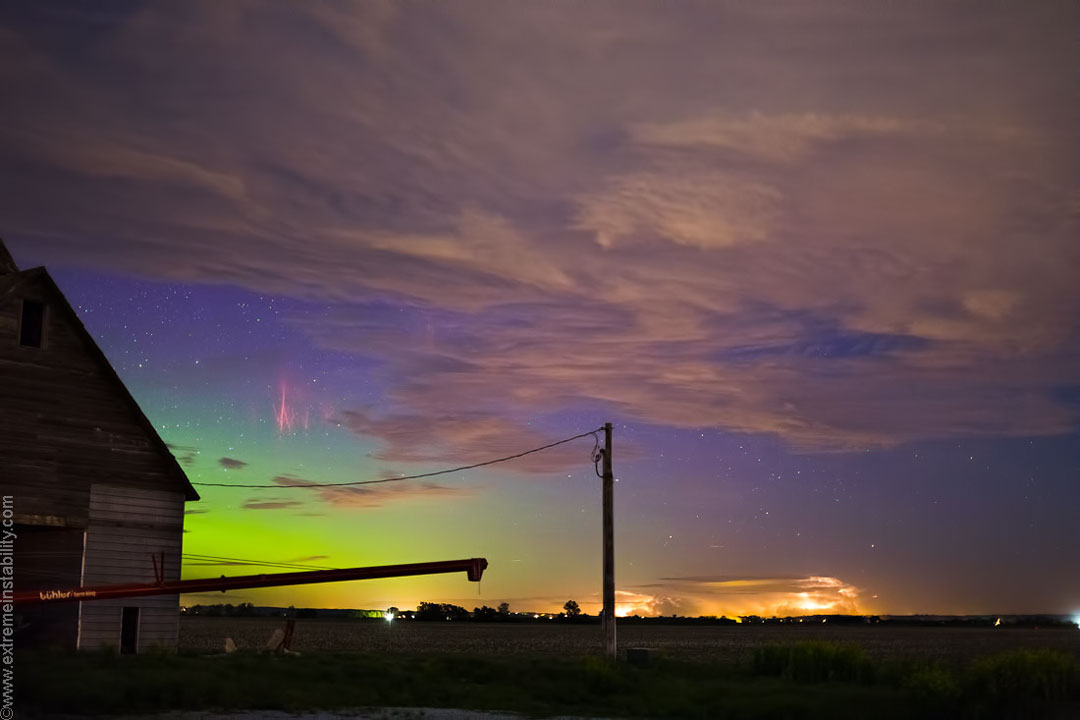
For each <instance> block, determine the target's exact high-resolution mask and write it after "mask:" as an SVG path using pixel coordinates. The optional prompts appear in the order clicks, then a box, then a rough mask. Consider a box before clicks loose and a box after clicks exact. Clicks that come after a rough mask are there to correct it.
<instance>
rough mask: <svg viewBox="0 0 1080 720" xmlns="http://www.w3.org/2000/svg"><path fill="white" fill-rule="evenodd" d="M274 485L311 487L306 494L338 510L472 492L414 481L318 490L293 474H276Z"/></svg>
mask: <svg viewBox="0 0 1080 720" xmlns="http://www.w3.org/2000/svg"><path fill="white" fill-rule="evenodd" d="M274 482H275V483H277V484H278V485H281V486H282V487H295V488H303V487H308V486H313V487H311V490H310V491H309V492H310V493H312V494H314V496H315V497H318V498H319V499H320V500H321V501H323V502H325V503H327V504H330V505H334V506H338V507H351V508H375V507H382V506H384V505H388V504H390V503H395V502H405V501H415V500H440V501H446V500H450V499H455V498H461V497H465V496H468V495H469V494H470V492H471V491H470V490H469V489H468V488H465V487H449V486H445V485H439V484H436V483H430V482H414V481H410V482H401V483H397V482H387V483H380V484H375V485H354V486H344V487H334V486H321V487H319V486H318V484H317V483H315V482H313V481H311V480H304V479H303V478H298V477H295V476H292V475H279V476H277V477H275V478H274ZM302 504H303V503H302V502H301V501H300V500H296V501H288V502H285V503H282V505H281V508H271V507H266V508H263V509H288V508H292V507H298V506H300V505H302Z"/></svg>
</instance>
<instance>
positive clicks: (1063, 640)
mask: <svg viewBox="0 0 1080 720" xmlns="http://www.w3.org/2000/svg"><path fill="white" fill-rule="evenodd" d="M284 625H285V621H284V619H278V618H237V617H231V618H230V617H183V618H181V621H180V651H181V652H215V651H217V652H220V651H221V650H222V649H223V648H224V644H225V638H227V637H230V638H232V639H233V641H234V642H235V643H236V646H237V647H238V648H241V649H245V648H246V649H258V648H262V647H264V646H265V645H266V642H267V640H268V639H269V638H270V636H271V635H272V634H273V632H274V630H275V629H278V628H283V627H284ZM618 638H619V647H620V648H622V649H626V648H631V647H647V648H651V649H653V650H656V651H658V652H660V653H661V654H662V655H664V656H665V657H667V658H670V659H677V660H688V661H706V662H720V663H729V664H736V663H738V662H739V661H741V660H746V659H747V658H748V657H749V656H750V655H751V654H752V653H753V651H754V650H755V649H757V648H761V647H764V646H768V645H775V644H780V643H797V642H804V641H826V642H838V643H845V644H847V643H850V644H853V645H857V646H859V647H861V648H863V649H864V650H866V652H867V654H868V655H869V656H870V657H871V658H873V659H875V660H887V659H895V658H909V659H913V660H920V661H932V662H943V663H948V664H962V663H965V662H968V661H970V660H973V659H975V658H978V657H983V656H986V655H990V654H994V653H999V652H1004V651H1008V650H1014V649H1017V648H1048V649H1054V650H1062V651H1065V652H1068V653H1072V654H1074V655H1077V656H1078V657H1080V631H1077V630H1076V629H1075V628H1071V629H1070V628H1055V629H1040V630H1033V629H1024V628H933V627H888V626H881V625H866V626H858V625H856V626H852V625H828V624H822V625H818V624H813V625H811V624H806V625H801V624H799V625H785V626H777V625H720V626H711V625H705V626H671V625H644V624H635V623H630V622H624V623H621V624H619V625H618ZM600 641H601V635H600V627H599V625H595V624H575V625H570V624H562V623H554V622H553V623H551V624H550V625H546V624H543V623H520V624H519V623H469V622H447V623H439V622H421V621H416V620H409V621H400V620H399V621H395V622H393V623H387V622H385V621H363V620H337V619H300V620H297V621H296V629H295V635H294V637H293V643H292V649H293V650H295V651H297V652H318V651H351V652H378V653H388V652H389V653H395V654H410V655H411V654H420V653H434V654H456V653H462V654H469V655H479V656H489V657H490V656H499V655H507V654H513V655H540V656H559V657H579V656H585V655H596V654H599V653H600V649H601V645H600Z"/></svg>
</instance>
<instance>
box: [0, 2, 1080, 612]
mask: <svg viewBox="0 0 1080 720" xmlns="http://www.w3.org/2000/svg"><path fill="white" fill-rule="evenodd" d="M1078 7H1080V6H1078V5H1077V4H1076V3H1075V2H1069V1H1066V0H1051V1H1049V2H1040V3H1021V2H1012V3H1005V2H998V3H976V2H929V1H928V2H907V3H898V2H894V1H889V2H863V1H859V2H814V3H805V2H768V3H757V2H737V3H720V2H707V3H701V4H698V3H692V2H685V1H680V2H640V1H636V0H629V1H628V2H619V3H615V2H603V1H596V2H542V3H541V2H534V3H529V4H526V3H516V2H515V3H502V2H494V1H491V2H454V3H430V2H402V3H397V4H395V5H392V6H391V5H382V4H377V3H366V2H365V3H359V2H356V3H332V2H311V3H299V2H297V3H287V2H244V1H241V0H231V1H230V2H211V1H207V2H134V1H129V2H95V3H83V2H78V3H70V4H68V3H62V2H49V3H32V2H6V1H2V2H0V99H2V102H0V235H2V236H3V238H4V240H5V242H6V243H7V245H8V247H9V248H10V249H11V251H12V254H13V255H14V256H15V259H16V260H17V261H18V262H19V264H20V266H21V267H24V268H26V267H32V266H37V265H42V264H45V265H47V266H48V267H49V269H50V271H51V272H52V274H53V276H54V277H55V278H56V280H57V282H58V284H59V285H60V287H61V288H62V289H63V290H64V292H65V293H66V295H67V297H68V298H69V300H70V301H71V303H72V305H73V306H74V307H75V308H76V309H77V310H78V312H79V314H80V316H81V317H82V319H83V322H84V323H85V324H86V326H87V327H88V329H89V330H90V332H91V333H92V334H93V336H94V337H95V339H96V340H97V341H98V343H99V344H100V345H101V347H102V349H103V350H104V351H105V354H106V355H107V356H108V357H109V359H110V360H111V361H112V363H113V365H114V366H115V367H116V369H117V371H118V372H119V374H120V376H121V377H122V378H123V380H124V382H125V383H126V384H127V386H128V388H129V389H130V390H131V392H132V394H133V395H134V397H135V398H136V399H137V400H138V402H139V404H140V405H141V406H142V408H143V409H144V411H145V412H146V414H147V416H148V417H149V418H150V419H151V421H152V422H153V423H154V424H155V425H156V426H157V428H158V429H159V432H160V434H161V436H162V437H163V439H164V440H165V441H166V442H168V443H169V444H170V445H171V446H172V448H173V452H174V454H175V455H176V456H177V458H178V459H179V460H180V461H181V463H182V464H183V466H184V467H185V469H186V471H187V473H188V476H189V478H190V479H191V480H192V481H193V482H231V483H241V484H243V483H247V484H270V485H277V486H279V487H277V488H271V489H262V490H243V489H231V488H212V487H202V488H199V490H200V492H201V494H202V498H203V499H202V500H201V501H200V502H198V503H190V504H189V506H188V507H189V510H188V512H189V514H188V516H187V518H186V527H187V531H188V532H187V534H185V535H184V543H185V546H184V550H185V552H186V553H191V554H200V555H213V556H226V557H236V558H245V559H262V560H274V561H287V562H293V563H302V564H309V565H317V566H326V567H349V566H354V565H370V564H387V563H398V562H421V561H429V560H446V559H456V558H463V557H474V556H482V557H486V558H488V560H489V561H490V564H491V565H490V569H489V570H488V572H487V574H486V575H485V577H484V580H483V582H482V583H481V584H480V586H479V588H478V587H477V586H476V585H474V584H470V583H468V582H466V581H465V579H464V577H463V576H461V575H453V576H444V577H429V578H418V579H399V580H383V581H369V582H359V583H345V584H335V585H323V586H305V587H298V588H279V589H270V590H264V591H243V592H237V593H230V594H229V595H228V596H222V595H220V594H216V595H209V596H206V597H204V598H200V597H197V596H188V597H187V598H186V600H185V602H188V603H193V602H198V601H202V602H207V601H209V602H226V601H228V602H233V603H237V602H245V601H248V602H255V603H256V604H275V605H290V604H292V605H296V606H298V607H303V606H325V607H373V608H383V607H387V606H389V605H397V606H400V607H409V606H411V605H415V604H416V603H418V602H420V601H421V600H431V601H444V602H446V601H449V602H456V603H458V604H462V605H466V606H467V607H469V608H472V607H473V606H478V605H481V604H488V605H492V606H494V605H495V604H497V603H499V602H502V601H508V602H510V603H511V606H512V608H513V609H517V610H525V609H528V610H537V611H545V610H556V609H558V608H561V606H562V604H563V603H564V602H565V601H566V600H568V599H570V598H574V599H577V600H578V601H579V602H580V603H581V605H582V608H583V609H584V610H586V611H587V612H590V613H595V612H596V611H597V609H598V607H599V599H600V598H599V591H600V549H601V544H600V481H599V479H598V478H597V477H596V475H595V473H594V469H593V465H592V462H591V460H590V451H591V450H592V446H593V445H592V440H591V439H582V440H577V441H575V442H574V443H570V444H567V445H563V446H560V447H559V448H557V449H556V450H553V451H551V452H547V453H539V454H535V455H531V456H529V457H528V458H525V459H522V460H520V461H517V462H514V463H507V464H501V465H496V466H494V467H492V468H487V469H483V470H475V471H469V472H463V473H459V474H454V475H445V476H440V477H437V478H432V479H430V480H423V481H409V482H399V483H387V484H382V485H372V486H361V487H356V488H352V489H344V488H336V489H335V488H329V489H327V488H322V489H306V490H305V489H297V488H293V487H288V486H289V485H296V484H302V483H304V482H317V483H336V482H349V481H356V480H366V479H374V478H381V477H388V476H393V475H398V474H413V473H422V472H428V471H432V470H438V469H440V468H444V467H453V466H458V465H463V464H467V463H472V462H479V461H483V460H488V459H491V458H494V457H499V456H503V455H508V454H512V453H516V452H519V451H521V450H526V449H529V448H532V447H536V446H538V445H543V444H545V443H547V442H551V441H554V440H559V439H562V438H564V437H568V436H571V435H575V434H578V433H581V432H586V431H589V430H592V429H594V428H596V427H598V426H600V425H601V424H602V423H603V422H605V421H611V422H613V423H614V424H615V455H614V458H615V475H616V477H617V478H618V483H617V484H616V486H615V496H616V501H615V520H616V544H617V553H616V579H617V585H618V589H619V608H620V612H631V613H633V612H637V613H641V614H655V613H663V614H671V613H673V612H677V613H680V614H691V615H698V614H728V615H732V614H747V613H758V614H770V615H771V614H773V613H777V614H802V613H808V612H870V613H890V614H898V613H912V612H926V613H993V612H1000V613H1027V612H1052V613H1068V612H1075V611H1077V610H1080V572H1078V570H1077V569H1078V568H1080V482H1078V478H1080V444H1078V440H1080V436H1078V426H1080V423H1078V411H1080V244H1078V242H1077V238H1078V237H1080V233H1078V229H1080V228H1078V222H1077V220H1078V216H1080V192H1078V180H1080V139H1078V138H1080V136H1078V133H1077V130H1076V128H1077V127H1080V117H1078V116H1080V95H1078V93H1077V68H1078V67H1080V43H1078V42H1077V26H1078V21H1080V10H1078ZM248 570H251V569H250V568H243V567H238V566H224V567H223V566H221V565H219V564H216V563H215V562H213V561H210V562H196V561H189V562H188V563H187V566H186V567H185V571H184V576H185V577H199V576H206V575H213V576H216V575H219V574H221V573H222V572H226V573H237V572H245V571H248Z"/></svg>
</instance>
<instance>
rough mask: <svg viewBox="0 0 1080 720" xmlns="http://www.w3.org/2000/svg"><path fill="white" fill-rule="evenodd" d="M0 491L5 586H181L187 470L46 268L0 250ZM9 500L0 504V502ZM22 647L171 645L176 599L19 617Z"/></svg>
mask: <svg viewBox="0 0 1080 720" xmlns="http://www.w3.org/2000/svg"><path fill="white" fill-rule="evenodd" d="M0 495H3V496H10V503H11V505H12V509H13V511H14V518H13V520H14V522H15V527H14V530H15V531H16V533H17V537H16V539H15V541H14V560H15V589H16V590H17V591H22V590H39V589H40V590H46V589H50V588H59V587H77V586H81V585H86V586H89V585H103V584H113V583H128V582H145V583H153V582H155V580H156V579H157V578H158V577H160V576H162V573H161V572H160V571H157V570H156V569H155V565H156V564H157V563H158V562H159V560H158V559H160V558H163V560H164V563H163V577H164V579H167V580H168V579H174V580H175V579H179V577H180V553H181V545H182V538H183V527H184V504H185V503H186V502H188V501H191V500H198V499H199V496H198V494H196V492H195V490H194V489H193V488H192V486H191V483H190V482H189V481H188V479H187V476H186V475H185V474H184V471H183V470H182V469H181V468H180V465H179V464H178V463H177V462H176V459H175V458H174V457H173V455H172V453H171V452H170V451H169V449H168V447H166V445H165V443H164V442H163V441H162V440H161V438H160V437H159V436H158V434H157V432H156V431H155V430H154V427H153V425H151V423H150V422H149V421H148V420H147V418H146V416H145V415H144V414H143V412H142V410H140V409H139V405H138V403H136V402H135V400H134V398H132V396H131V394H130V393H129V392H128V390H127V388H125V387H124V384H123V382H121V380H120V378H119V377H118V376H117V374H116V371H115V370H113V368H112V366H111V365H110V364H109V361H108V360H107V359H106V358H105V355H104V354H103V353H102V352H101V350H100V349H99V348H98V346H97V344H96V343H95V342H94V340H93V338H91V337H90V334H89V333H88V332H87V330H86V328H85V327H83V324H82V322H81V321H80V320H79V317H78V315H77V314H76V312H75V311H74V310H73V309H72V307H71V305H70V304H68V301H67V300H66V299H65V298H64V295H63V293H62V292H61V291H60V289H59V288H58V287H57V286H56V284H55V283H54V282H53V279H52V278H51V277H50V276H49V273H48V272H47V271H46V270H45V268H44V267H38V268H33V269H29V270H19V269H18V267H17V266H16V265H15V262H14V261H13V259H12V257H11V255H10V254H9V253H8V251H7V249H6V248H5V247H4V245H3V243H2V242H0ZM7 502H8V501H7V500H5V508H6V507H7ZM17 622H18V623H19V626H20V629H19V630H18V635H17V637H18V642H19V643H20V645H23V646H25V645H31V644H41V645H53V646H61V647H68V648H82V649H96V648H101V647H103V646H112V647H115V648H116V649H118V650H120V651H121V652H141V651H144V650H146V649H148V648H151V647H155V646H162V647H175V645H176V641H177V633H178V629H179V597H178V596H177V595H166V596H152V597H143V598H131V599H124V600H96V601H86V602H77V603H76V602H72V603H62V604H55V605H42V606H33V607H30V608H27V609H26V610H25V611H22V610H20V612H19V617H18V618H17Z"/></svg>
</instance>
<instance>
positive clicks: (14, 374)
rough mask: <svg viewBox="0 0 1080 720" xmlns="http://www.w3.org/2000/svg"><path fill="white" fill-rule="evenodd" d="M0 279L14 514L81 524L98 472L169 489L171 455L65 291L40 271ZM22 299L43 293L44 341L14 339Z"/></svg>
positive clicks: (4, 466)
mask: <svg viewBox="0 0 1080 720" xmlns="http://www.w3.org/2000/svg"><path fill="white" fill-rule="evenodd" d="M13 282H15V283H16V284H15V285H14V286H12V283H13ZM0 287H7V288H8V289H7V291H4V292H0V492H2V493H3V494H9V495H14V496H15V498H16V513H17V515H18V516H19V518H20V519H21V520H23V521H25V522H28V523H31V524H41V523H42V522H49V523H53V524H56V523H62V524H64V525H67V526H70V527H85V526H86V523H87V513H88V510H89V491H90V484H91V483H94V482H101V481H102V480H107V481H108V482H109V483H110V484H112V485H124V486H128V487H134V488H138V487H143V488H150V489H157V488H170V489H175V488H176V479H175V477H173V476H172V475H171V474H170V472H169V468H168V464H167V463H166V462H164V461H163V460H169V462H171V458H165V459H163V457H162V453H161V450H160V447H159V446H158V445H157V444H156V442H155V438H153V437H151V436H150V433H148V432H147V429H146V427H145V426H144V425H143V424H142V423H141V419H140V418H139V417H138V416H137V414H136V413H135V412H134V411H133V410H132V408H131V406H130V405H129V404H128V402H127V400H126V398H125V395H124V392H123V390H122V389H120V388H118V387H117V382H116V380H115V378H113V377H111V376H110V374H109V371H108V370H107V369H103V368H102V366H101V362H100V361H99V359H98V358H97V357H96V356H95V355H94V354H93V353H92V352H91V351H90V348H88V347H87V342H86V339H85V337H84V336H83V334H82V331H81V330H80V329H78V328H76V327H73V326H72V323H71V322H68V321H66V320H65V317H66V311H64V310H63V309H62V308H61V307H60V306H59V304H60V303H62V302H64V301H63V298H62V297H53V296H52V294H51V293H50V292H48V285H47V284H46V282H45V281H44V280H43V279H42V278H40V277H37V278H34V277H24V276H19V277H18V278H17V279H13V278H11V277H10V276H7V277H3V282H2V283H0ZM23 299H32V300H39V301H42V302H44V303H46V315H45V323H46V329H45V338H46V341H45V347H43V348H27V347H22V346H20V345H19V338H18V324H19V313H20V312H21V307H22V305H21V301H22V300H23ZM35 517H36V518H38V520H36V521H35V520H34V518H35ZM42 518H44V519H46V520H41V519H42Z"/></svg>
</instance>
